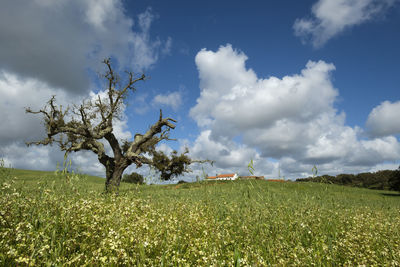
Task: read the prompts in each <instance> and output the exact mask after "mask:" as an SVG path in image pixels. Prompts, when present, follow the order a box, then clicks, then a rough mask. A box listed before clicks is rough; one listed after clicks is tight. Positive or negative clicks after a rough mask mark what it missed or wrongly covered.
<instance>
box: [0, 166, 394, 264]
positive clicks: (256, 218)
mask: <svg viewBox="0 0 400 267" xmlns="http://www.w3.org/2000/svg"><path fill="white" fill-rule="evenodd" d="M0 175H1V176H0V189H1V191H0V265H1V266H15V265H18V266H36V265H48V266H64V265H66V266H68V265H72V266H78V265H79V266H81V265H84V266H85V265H89V266H104V265H107V266H110V265H111V266H268V265H276V266H287V265H298V266H311V265H316V266H337V265H339V266H342V265H347V266H354V265H368V266H370V265H375V266H376V265H379V266H399V265H400V195H399V194H397V193H394V192H389V191H376V190H369V189H362V188H352V187H344V186H338V185H331V184H318V183H296V182H286V183H277V182H266V181H260V180H242V181H221V182H197V183H187V184H178V185H133V184H124V183H123V184H122V185H121V188H120V191H119V195H113V194H104V193H103V190H104V180H103V179H101V178H98V177H92V176H87V175H77V174H55V173H54V172H40V171H24V170H14V169H6V168H2V169H1V173H0Z"/></svg>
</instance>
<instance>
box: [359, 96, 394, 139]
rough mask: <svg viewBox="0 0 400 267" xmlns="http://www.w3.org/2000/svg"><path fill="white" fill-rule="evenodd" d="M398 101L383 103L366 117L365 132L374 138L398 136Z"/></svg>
mask: <svg viewBox="0 0 400 267" xmlns="http://www.w3.org/2000/svg"><path fill="white" fill-rule="evenodd" d="M399 114H400V101H397V102H394V103H392V102H390V101H385V102H383V103H381V104H380V105H379V106H377V107H375V108H374V109H373V110H372V111H371V113H370V114H369V115H368V120H367V123H366V127H367V131H368V133H369V134H370V135H372V136H374V137H381V136H388V135H397V134H400V116H399Z"/></svg>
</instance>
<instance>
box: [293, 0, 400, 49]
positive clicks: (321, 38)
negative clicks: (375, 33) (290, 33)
mask: <svg viewBox="0 0 400 267" xmlns="http://www.w3.org/2000/svg"><path fill="white" fill-rule="evenodd" d="M396 2H398V1H397V0H319V1H318V2H317V3H315V4H314V5H313V7H312V14H313V16H312V17H311V18H302V19H297V20H296V21H295V23H294V25H293V29H294V31H295V35H297V36H299V37H301V38H302V39H303V41H307V40H310V41H311V42H312V44H313V46H314V47H320V46H322V45H324V44H325V43H326V42H327V41H328V40H329V39H331V38H333V37H334V36H336V35H338V34H339V33H341V32H343V31H344V30H346V29H348V28H351V27H354V26H356V25H359V24H362V23H365V22H366V21H369V20H372V19H374V18H376V17H378V16H379V15H381V14H384V12H385V11H386V10H387V9H388V8H389V7H391V6H393V5H394V4H395V3H396Z"/></svg>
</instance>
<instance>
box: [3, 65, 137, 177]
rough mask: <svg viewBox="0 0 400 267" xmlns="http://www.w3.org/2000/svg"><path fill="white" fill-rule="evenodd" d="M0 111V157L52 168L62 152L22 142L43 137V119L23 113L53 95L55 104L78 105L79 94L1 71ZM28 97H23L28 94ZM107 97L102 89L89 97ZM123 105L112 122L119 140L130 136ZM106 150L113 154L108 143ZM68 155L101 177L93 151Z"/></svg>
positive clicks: (24, 166) (22, 164)
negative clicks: (0, 116) (119, 114)
mask: <svg viewBox="0 0 400 267" xmlns="http://www.w3.org/2000/svg"><path fill="white" fill-rule="evenodd" d="M0 95H1V96H2V98H0V114H2V116H3V118H5V119H4V120H3V121H2V123H1V124H0V158H3V159H4V160H5V161H6V162H7V163H8V164H11V166H12V167H14V168H22V169H39V170H40V169H41V170H54V169H55V168H56V165H57V162H59V163H62V161H63V155H64V152H62V151H60V149H59V148H58V147H57V146H56V145H54V146H45V147H43V146H31V147H29V148H27V147H26V145H25V142H31V141H38V140H42V139H43V138H44V137H45V136H46V133H45V128H44V126H43V121H42V120H43V118H42V116H41V115H40V114H37V115H34V114H26V113H25V108H26V107H30V108H32V110H39V109H41V108H43V106H44V105H45V104H46V102H47V101H48V100H49V99H50V98H51V97H52V95H56V102H57V104H60V105H62V106H63V107H66V106H68V105H71V104H73V103H75V104H79V103H81V101H82V100H83V99H84V97H82V96H76V95H74V94H70V93H69V94H68V93H66V92H65V91H63V90H54V89H52V88H50V87H49V86H48V85H47V84H46V83H43V82H41V81H38V80H36V79H32V78H21V77H19V76H17V75H15V74H12V73H8V72H5V71H3V72H1V73H0ZM28 95H29V97H24V96H28ZM98 96H100V97H102V98H105V99H106V98H107V96H106V93H105V92H104V91H100V92H99V93H94V92H90V94H89V100H92V101H94V100H95V99H97V98H98ZM124 112H125V106H123V108H122V110H121V117H120V119H116V120H115V121H114V133H115V135H116V137H117V138H119V139H131V138H132V135H131V133H130V132H129V131H128V130H127V128H128V126H127V117H126V116H125V113H124ZM104 144H105V145H106V149H107V152H108V153H109V155H112V150H111V148H110V146H109V145H108V144H107V143H105V142H104ZM70 158H71V160H72V162H73V166H74V167H80V168H81V169H83V168H84V169H85V172H87V173H91V174H96V175H100V176H104V172H103V168H102V165H101V164H99V163H98V160H97V156H96V155H95V154H94V153H93V152H88V151H82V152H78V153H72V154H71V155H70Z"/></svg>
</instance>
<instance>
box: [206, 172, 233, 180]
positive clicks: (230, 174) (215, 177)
mask: <svg viewBox="0 0 400 267" xmlns="http://www.w3.org/2000/svg"><path fill="white" fill-rule="evenodd" d="M233 176H235V174H234V173H229V174H220V175H217V176H208V177H207V178H208V179H217V178H228V177H233Z"/></svg>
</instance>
